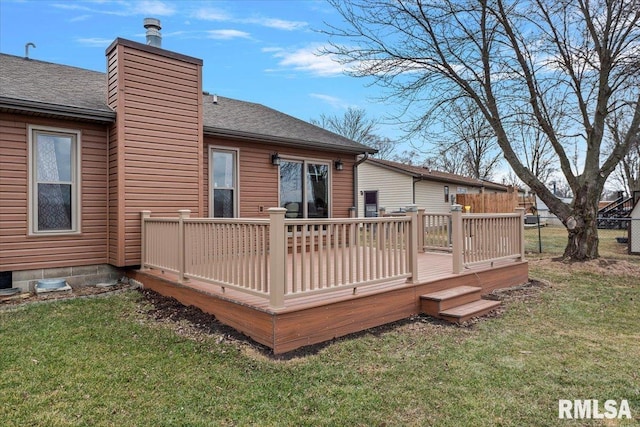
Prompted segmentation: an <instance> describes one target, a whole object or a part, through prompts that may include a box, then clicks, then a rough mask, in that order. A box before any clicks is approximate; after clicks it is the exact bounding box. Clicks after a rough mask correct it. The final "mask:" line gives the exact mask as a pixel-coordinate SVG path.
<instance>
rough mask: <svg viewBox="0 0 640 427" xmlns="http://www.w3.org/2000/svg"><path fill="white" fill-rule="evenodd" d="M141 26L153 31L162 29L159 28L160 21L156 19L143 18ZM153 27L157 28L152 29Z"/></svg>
mask: <svg viewBox="0 0 640 427" xmlns="http://www.w3.org/2000/svg"><path fill="white" fill-rule="evenodd" d="M143 25H144V27H145V28H147V29H149V28H153V29H157V30H161V29H162V27H161V26H160V20H159V19H156V18H144V22H143ZM154 27H157V28H154Z"/></svg>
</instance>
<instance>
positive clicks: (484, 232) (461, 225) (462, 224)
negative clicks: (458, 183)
mask: <svg viewBox="0 0 640 427" xmlns="http://www.w3.org/2000/svg"><path fill="white" fill-rule="evenodd" d="M461 208H462V206H460V205H454V206H453V207H452V211H451V231H452V248H453V252H452V253H453V272H454V273H456V274H458V273H461V272H462V271H463V269H464V267H469V266H472V265H475V264H481V263H491V264H493V262H496V261H500V260H505V259H520V260H524V209H523V208H517V209H516V213H505V214H462V212H461Z"/></svg>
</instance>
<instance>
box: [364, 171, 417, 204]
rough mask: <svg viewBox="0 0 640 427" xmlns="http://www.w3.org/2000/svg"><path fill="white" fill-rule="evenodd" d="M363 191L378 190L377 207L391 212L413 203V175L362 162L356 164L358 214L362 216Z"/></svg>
mask: <svg viewBox="0 0 640 427" xmlns="http://www.w3.org/2000/svg"><path fill="white" fill-rule="evenodd" d="M364 191H378V207H381V208H385V209H386V210H387V212H391V211H394V210H397V209H400V208H404V207H406V206H407V205H410V204H412V203H413V177H411V176H410V175H406V174H403V173H400V172H395V171H392V170H389V169H386V168H382V167H379V166H376V165H373V164H371V163H369V162H364V163H362V164H361V165H359V166H358V216H364V196H363V195H362V194H360V193H361V192H364Z"/></svg>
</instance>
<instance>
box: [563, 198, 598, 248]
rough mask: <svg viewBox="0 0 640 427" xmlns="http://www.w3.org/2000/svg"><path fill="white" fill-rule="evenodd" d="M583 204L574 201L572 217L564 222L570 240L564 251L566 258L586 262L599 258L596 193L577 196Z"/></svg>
mask: <svg viewBox="0 0 640 427" xmlns="http://www.w3.org/2000/svg"><path fill="white" fill-rule="evenodd" d="M576 197H577V198H578V197H579V199H576V200H580V199H582V200H580V201H582V202H583V203H576V201H575V200H574V203H573V209H572V212H571V213H572V215H571V216H569V217H568V218H567V219H566V220H565V221H564V222H565V225H566V227H567V230H568V232H569V240H568V242H567V247H566V248H565V250H564V258H565V259H571V260H574V261H585V260H589V259H595V258H598V256H599V255H598V243H599V239H598V199H599V194H598V193H597V192H595V191H590V192H584V193H582V194H579V195H577V196H576Z"/></svg>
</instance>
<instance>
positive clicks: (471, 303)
mask: <svg viewBox="0 0 640 427" xmlns="http://www.w3.org/2000/svg"><path fill="white" fill-rule="evenodd" d="M481 292H482V288H480V287H476V286H456V287H455V288H450V289H445V290H442V291H437V292H432V293H429V294H425V295H421V296H420V306H421V310H422V312H423V313H425V314H427V315H429V316H432V317H437V318H439V319H443V320H446V321H448V322H452V323H463V322H466V321H468V320H469V319H471V318H473V317H478V316H483V315H485V314H487V313H489V312H490V311H492V310H494V309H496V308H497V307H498V306H499V305H500V301H493V300H486V299H482V297H481Z"/></svg>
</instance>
